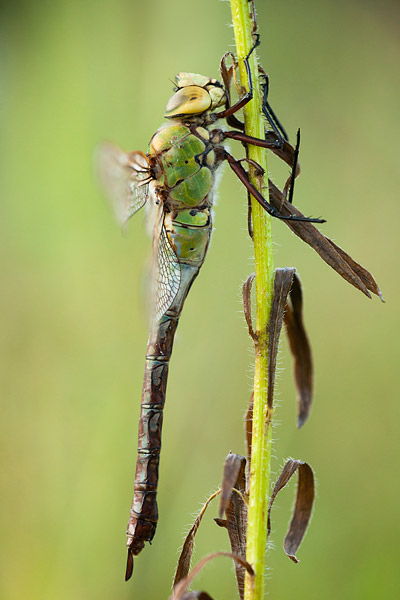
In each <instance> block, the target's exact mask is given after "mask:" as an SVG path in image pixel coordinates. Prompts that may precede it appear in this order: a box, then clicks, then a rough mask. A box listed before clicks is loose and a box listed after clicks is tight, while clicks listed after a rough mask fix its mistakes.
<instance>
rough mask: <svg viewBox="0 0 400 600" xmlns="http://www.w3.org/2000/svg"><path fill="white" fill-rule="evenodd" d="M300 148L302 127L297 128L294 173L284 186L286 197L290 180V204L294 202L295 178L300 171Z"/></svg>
mask: <svg viewBox="0 0 400 600" xmlns="http://www.w3.org/2000/svg"><path fill="white" fill-rule="evenodd" d="M299 149H300V129H298V130H297V136H296V148H295V149H294V156H293V165H292V173H291V175H290V178H289V179H288V181H287V182H286V184H285V188H284V195H285V197H286V194H287V185H288V182H289V198H288V202H289V203H290V204H293V192H294V182H295V179H296V177H297V175H298V173H297V165H298V164H299Z"/></svg>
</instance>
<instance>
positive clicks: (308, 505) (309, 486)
mask: <svg viewBox="0 0 400 600" xmlns="http://www.w3.org/2000/svg"><path fill="white" fill-rule="evenodd" d="M296 471H298V485H297V493H296V503H295V506H294V509H293V516H292V520H291V521H290V525H289V529H288V532H287V534H286V536H285V540H284V542H283V549H284V551H285V554H286V555H287V556H288V557H289V558H290V559H291V560H292V561H293V562H295V563H298V562H299V560H298V558H297V557H296V551H297V549H298V547H299V546H300V543H301V540H302V539H303V537H304V534H305V532H306V529H307V526H308V523H309V520H310V517H311V511H312V507H313V502H314V474H313V471H312V469H311V467H310V465H309V464H308V463H306V462H303V461H301V460H293V459H289V460H288V461H287V463H286V464H285V466H284V467H283V469H282V472H281V474H280V475H279V478H278V480H277V482H276V483H275V486H274V489H273V491H272V494H271V498H270V500H269V505H268V535H269V534H270V533H271V509H272V504H273V502H274V500H275V498H276V495H277V494H278V492H279V491H280V490H281V489H282V488H283V487H285V485H286V484H287V483H288V482H289V480H290V478H291V477H292V475H293V474H294V473H295V472H296Z"/></svg>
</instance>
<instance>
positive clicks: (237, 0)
mask: <svg viewBox="0 0 400 600" xmlns="http://www.w3.org/2000/svg"><path fill="white" fill-rule="evenodd" d="M231 11H232V21H233V28H234V33H235V42H236V53H237V56H238V59H239V71H240V79H241V82H242V85H246V87H247V75H246V69H245V65H244V62H243V58H244V57H245V56H246V55H247V54H248V53H249V51H250V50H251V48H252V46H253V45H254V38H253V36H252V32H253V24H254V21H253V17H252V14H251V11H252V3H251V2H249V1H248V0H231ZM249 63H250V69H251V73H252V80H253V90H254V95H253V99H252V100H251V101H250V102H249V103H248V104H247V105H246V106H245V107H244V109H243V113H244V123H245V132H246V134H248V135H251V136H254V137H257V138H261V139H264V138H265V125H264V118H263V116H262V98H261V92H260V85H259V80H258V66H257V57H256V52H255V51H254V52H253V53H252V54H251V56H250V58H249ZM248 156H249V158H251V159H252V160H254V161H256V162H257V163H258V164H259V165H260V166H261V167H262V168H263V169H264V171H265V176H264V177H262V178H261V177H259V176H258V177H257V176H256V175H255V173H254V171H253V172H252V168H251V167H250V179H251V180H252V183H253V184H254V185H255V186H256V187H257V188H258V189H259V190H260V192H261V193H262V194H263V196H264V197H265V198H266V199H267V200H268V171H267V156H266V151H265V149H262V148H257V147H256V146H251V145H249V147H248ZM251 202H252V216H253V233H254V257H255V273H256V334H257V337H258V341H257V343H256V348H255V372H254V408H253V437H252V453H251V472H250V497H249V512H248V527H247V551H246V559H247V561H248V562H249V563H250V564H251V566H252V567H253V569H254V571H255V578H254V579H253V580H251V579H250V578H249V577H248V576H247V575H246V584H245V600H262V599H263V598H264V593H265V577H264V574H265V549H266V541H267V506H268V497H269V484H270V469H271V419H272V414H270V411H268V407H267V389H268V338H267V324H268V320H269V313H270V308H271V302H272V293H273V280H274V267H273V253H272V236H271V218H270V216H269V215H268V214H267V213H266V212H265V210H264V209H263V208H262V207H261V206H260V205H259V203H258V202H257V201H256V200H254V199H253V198H252V200H251Z"/></svg>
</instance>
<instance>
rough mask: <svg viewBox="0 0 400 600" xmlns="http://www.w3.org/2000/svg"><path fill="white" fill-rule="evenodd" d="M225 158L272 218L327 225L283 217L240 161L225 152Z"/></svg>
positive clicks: (304, 218)
mask: <svg viewBox="0 0 400 600" xmlns="http://www.w3.org/2000/svg"><path fill="white" fill-rule="evenodd" d="M224 158H225V159H226V160H227V161H228V163H229V166H230V168H231V169H232V171H233V172H234V173H235V175H236V176H237V177H238V178H239V179H240V181H241V182H242V183H243V185H244V186H245V187H246V189H247V190H248V191H249V192H250V194H251V195H252V196H253V197H254V198H255V199H256V200H257V202H258V203H259V204H260V205H261V206H262V207H263V208H264V209H265V210H266V211H267V212H268V213H269V214H270V215H271V216H272V217H276V218H277V219H282V220H284V221H305V222H307V223H325V220H324V219H314V218H312V217H300V216H297V215H282V214H281V213H280V212H279V211H278V210H277V209H276V208H275V207H274V206H272V204H270V203H269V202H267V200H266V199H265V198H264V196H263V195H262V194H260V192H259V191H258V190H257V188H255V187H254V185H253V184H252V183H251V181H250V180H249V178H248V175H247V173H246V171H245V170H244V169H243V167H242V165H241V164H240V161H239V160H236V158H234V157H233V156H232V155H231V154H229V152H226V151H225V152H224Z"/></svg>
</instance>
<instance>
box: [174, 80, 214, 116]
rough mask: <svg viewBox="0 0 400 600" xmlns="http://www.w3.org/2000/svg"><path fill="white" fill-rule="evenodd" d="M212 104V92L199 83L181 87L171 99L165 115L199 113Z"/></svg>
mask: <svg viewBox="0 0 400 600" xmlns="http://www.w3.org/2000/svg"><path fill="white" fill-rule="evenodd" d="M210 106H211V98H210V94H209V93H208V92H207V90H205V89H204V88H201V87H199V86H197V85H188V86H186V87H184V88H181V89H180V90H178V91H177V92H175V94H174V95H173V96H172V97H171V98H170V99H169V101H168V104H167V106H166V109H165V114H164V117H166V118H171V117H179V116H181V115H198V114H200V113H202V112H204V111H205V110H207V109H208V108H210Z"/></svg>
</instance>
